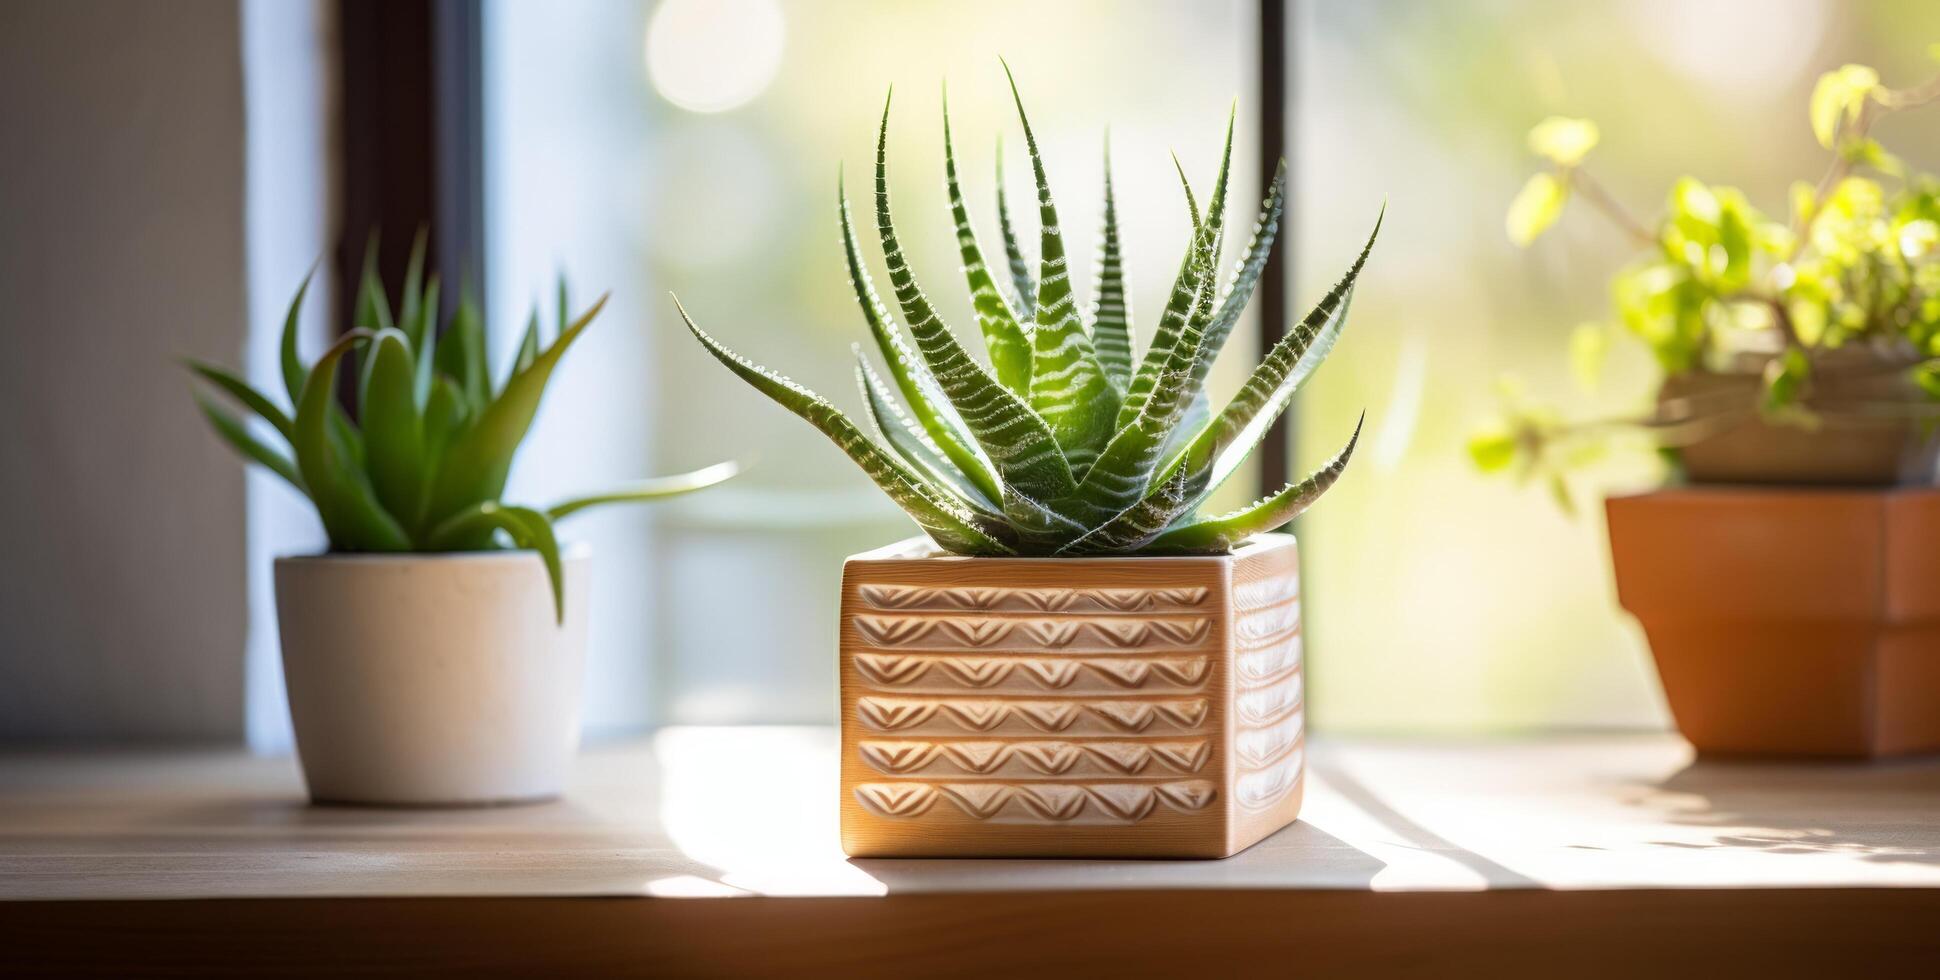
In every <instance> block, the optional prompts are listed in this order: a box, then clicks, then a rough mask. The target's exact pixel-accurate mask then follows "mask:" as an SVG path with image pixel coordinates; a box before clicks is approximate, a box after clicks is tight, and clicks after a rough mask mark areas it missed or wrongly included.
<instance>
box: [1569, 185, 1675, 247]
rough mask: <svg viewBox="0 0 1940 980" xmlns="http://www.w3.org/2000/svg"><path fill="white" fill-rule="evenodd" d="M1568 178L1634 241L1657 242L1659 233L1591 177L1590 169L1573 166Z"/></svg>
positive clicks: (1591, 204)
mask: <svg viewBox="0 0 1940 980" xmlns="http://www.w3.org/2000/svg"><path fill="white" fill-rule="evenodd" d="M1566 179H1567V180H1568V181H1569V182H1570V184H1571V185H1573V186H1574V187H1575V188H1576V190H1577V192H1578V193H1580V194H1582V195H1583V199H1584V200H1586V201H1588V202H1590V206H1591V207H1594V208H1596V209H1597V210H1598V211H1601V212H1603V216H1604V217H1606V218H1609V219H1610V221H1611V222H1612V223H1614V224H1615V225H1616V226H1617V227H1618V228H1620V229H1622V230H1623V233H1624V234H1626V235H1629V236H1630V238H1631V240H1632V241H1634V242H1636V243H1637V244H1638V245H1642V246H1646V247H1648V246H1652V245H1655V244H1657V235H1656V234H1655V233H1654V232H1652V231H1651V230H1650V228H1649V227H1647V226H1646V225H1645V224H1644V223H1643V222H1641V221H1638V220H1637V217H1636V216H1635V215H1633V214H1631V213H1630V211H1629V210H1628V209H1626V208H1625V207H1624V206H1623V205H1622V204H1621V203H1619V202H1618V201H1617V199H1616V197H1615V196H1613V195H1612V194H1611V193H1610V192H1609V191H1608V190H1605V189H1604V187H1603V185H1602V184H1601V183H1598V182H1597V180H1596V179H1595V178H1593V177H1591V176H1590V172H1589V171H1587V170H1584V169H1583V168H1582V167H1572V168H1570V170H1569V171H1568V173H1567V174H1566Z"/></svg>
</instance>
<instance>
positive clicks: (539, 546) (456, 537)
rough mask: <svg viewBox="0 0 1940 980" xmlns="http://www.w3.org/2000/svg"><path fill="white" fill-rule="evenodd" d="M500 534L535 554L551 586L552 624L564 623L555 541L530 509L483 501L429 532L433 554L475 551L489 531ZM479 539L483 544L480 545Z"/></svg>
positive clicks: (547, 523) (547, 526)
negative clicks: (537, 554)
mask: <svg viewBox="0 0 1940 980" xmlns="http://www.w3.org/2000/svg"><path fill="white" fill-rule="evenodd" d="M493 531H504V532H505V533H506V535H507V536H508V537H510V538H511V539H512V543H513V544H514V545H517V546H518V547H520V548H527V549H530V550H532V551H536V552H538V553H539V560H540V561H542V562H544V563H545V566H546V581H547V582H549V583H550V584H551V586H552V614H553V618H554V621H555V622H557V623H559V624H561V625H564V624H565V622H566V583H565V571H564V569H563V568H561V566H560V561H559V539H558V538H557V537H555V536H554V535H553V532H552V522H551V521H550V520H547V519H546V515H544V514H541V513H539V512H538V511H536V510H533V509H532V508H530V507H507V506H505V505H503V504H500V503H497V502H496V501H491V500H486V501H481V502H479V503H477V504H474V505H472V506H471V507H469V508H466V509H465V510H463V511H460V512H459V513H457V514H454V515H452V516H451V517H450V518H448V519H446V520H445V521H443V522H441V523H440V524H439V525H438V526H437V527H436V528H435V529H433V530H432V532H431V537H430V544H431V550H433V551H479V550H484V547H488V546H489V543H490V536H491V532H493ZM481 537H482V538H483V539H484V541H485V545H484V546H481V545H480V543H479V542H480V539H481Z"/></svg>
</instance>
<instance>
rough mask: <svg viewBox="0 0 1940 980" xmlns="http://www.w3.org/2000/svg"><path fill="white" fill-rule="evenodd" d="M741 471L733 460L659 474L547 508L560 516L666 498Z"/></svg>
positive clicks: (709, 485) (547, 511) (689, 491)
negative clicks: (649, 478) (687, 471)
mask: <svg viewBox="0 0 1940 980" xmlns="http://www.w3.org/2000/svg"><path fill="white" fill-rule="evenodd" d="M739 472H741V464H740V463H736V462H734V461H732V460H729V461H727V462H724V463H715V464H714V465H713V466H704V467H702V468H700V469H698V470H694V471H693V472H690V473H676V474H673V475H671V476H656V477H654V478H653V479H651V480H641V481H640V482H638V483H635V484H632V485H631V486H626V487H621V488H620V489H618V490H609V491H607V492H605V493H596V494H590V495H588V496H584V497H574V498H572V499H570V500H562V501H560V502H558V503H556V504H553V505H552V506H551V507H548V508H546V516H547V517H550V518H552V519H553V520H555V521H556V520H559V519H560V518H562V517H566V516H568V515H570V514H577V513H579V512H580V511H582V510H585V509H586V508H588V507H603V506H605V505H607V504H635V503H646V502H648V501H653V500H665V499H667V498H668V497H678V496H680V495H682V494H688V493H693V492H694V491H696V490H705V489H707V488H708V487H711V486H713V485H715V484H717V483H721V482H724V481H726V480H728V479H731V478H732V477H733V476H734V475H735V474H736V473H739Z"/></svg>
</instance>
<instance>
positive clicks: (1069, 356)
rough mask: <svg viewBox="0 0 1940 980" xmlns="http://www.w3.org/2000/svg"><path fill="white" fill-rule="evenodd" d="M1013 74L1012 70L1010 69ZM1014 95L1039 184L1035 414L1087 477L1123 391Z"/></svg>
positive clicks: (1077, 472) (1033, 374)
mask: <svg viewBox="0 0 1940 980" xmlns="http://www.w3.org/2000/svg"><path fill="white" fill-rule="evenodd" d="M1004 74H1005V76H1006V77H1008V76H1009V75H1010V66H1009V65H1005V66H1004ZM1010 94H1011V98H1012V99H1013V100H1014V101H1016V103H1017V119H1018V121H1019V122H1020V123H1022V124H1023V127H1024V145H1025V147H1026V148H1028V149H1029V150H1030V154H1031V173H1032V175H1033V176H1035V177H1036V179H1037V213H1038V221H1039V228H1040V231H1039V233H1038V274H1037V304H1036V306H1037V312H1036V317H1037V319H1036V322H1035V323H1034V325H1033V326H1032V328H1031V409H1032V410H1033V411H1035V412H1036V413H1037V414H1038V415H1039V416H1040V417H1042V418H1043V419H1044V422H1045V424H1047V425H1049V426H1050V428H1051V432H1052V434H1053V435H1054V436H1056V437H1057V441H1058V447H1059V448H1060V449H1062V450H1063V451H1064V456H1065V458H1066V459H1068V460H1069V461H1070V465H1071V471H1072V475H1073V476H1075V477H1082V476H1083V474H1084V471H1085V470H1086V469H1088V468H1090V466H1091V463H1092V461H1093V460H1095V459H1097V458H1098V454H1099V453H1100V452H1103V451H1104V448H1105V443H1107V442H1109V441H1110V440H1111V436H1112V431H1113V430H1114V429H1115V428H1116V426H1115V424H1114V419H1115V418H1116V417H1117V415H1118V401H1119V392H1118V389H1117V387H1115V386H1114V385H1113V384H1112V383H1111V380H1110V379H1109V378H1107V377H1106V375H1105V369H1104V368H1103V367H1102V366H1101V365H1099V363H1098V355H1097V353H1096V352H1095V351H1094V350H1093V349H1092V346H1091V335H1090V333H1088V332H1087V331H1086V329H1085V325H1084V320H1083V318H1082V317H1081V316H1080V315H1079V313H1078V297H1077V293H1076V292H1074V291H1073V290H1072V288H1071V268H1070V265H1069V262H1068V260H1067V259H1066V257H1065V254H1064V233H1063V230H1062V228H1061V226H1060V225H1059V223H1058V206H1057V204H1056V202H1054V201H1052V200H1051V184H1050V180H1049V179H1048V178H1047V177H1046V176H1045V173H1044V158H1043V157H1041V156H1039V155H1038V152H1037V135H1036V134H1035V133H1033V132H1031V120H1030V117H1029V116H1028V115H1026V114H1025V113H1024V97H1023V96H1022V95H1020V94H1018V91H1017V81H1016V79H1011V83H1010Z"/></svg>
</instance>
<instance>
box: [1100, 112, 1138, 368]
mask: <svg viewBox="0 0 1940 980" xmlns="http://www.w3.org/2000/svg"><path fill="white" fill-rule="evenodd" d="M1104 221H1105V227H1104V230H1103V232H1102V233H1101V234H1100V236H1099V239H1098V286H1097V289H1096V291H1094V292H1093V293H1092V299H1091V340H1092V344H1093V346H1095V347H1097V349H1098V364H1099V365H1100V366H1102V367H1103V368H1104V369H1105V376H1106V377H1108V378H1110V379H1111V383H1112V386H1113V387H1115V388H1117V389H1118V390H1119V391H1121V392H1122V391H1124V390H1125V388H1126V386H1127V385H1129V384H1131V382H1132V299H1131V297H1130V296H1127V295H1126V294H1125V255H1124V247H1123V246H1122V245H1121V244H1120V243H1119V239H1118V197H1117V195H1115V194H1114V193H1112V185H1111V144H1110V142H1109V140H1108V141H1107V142H1106V144H1105V219H1104Z"/></svg>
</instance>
